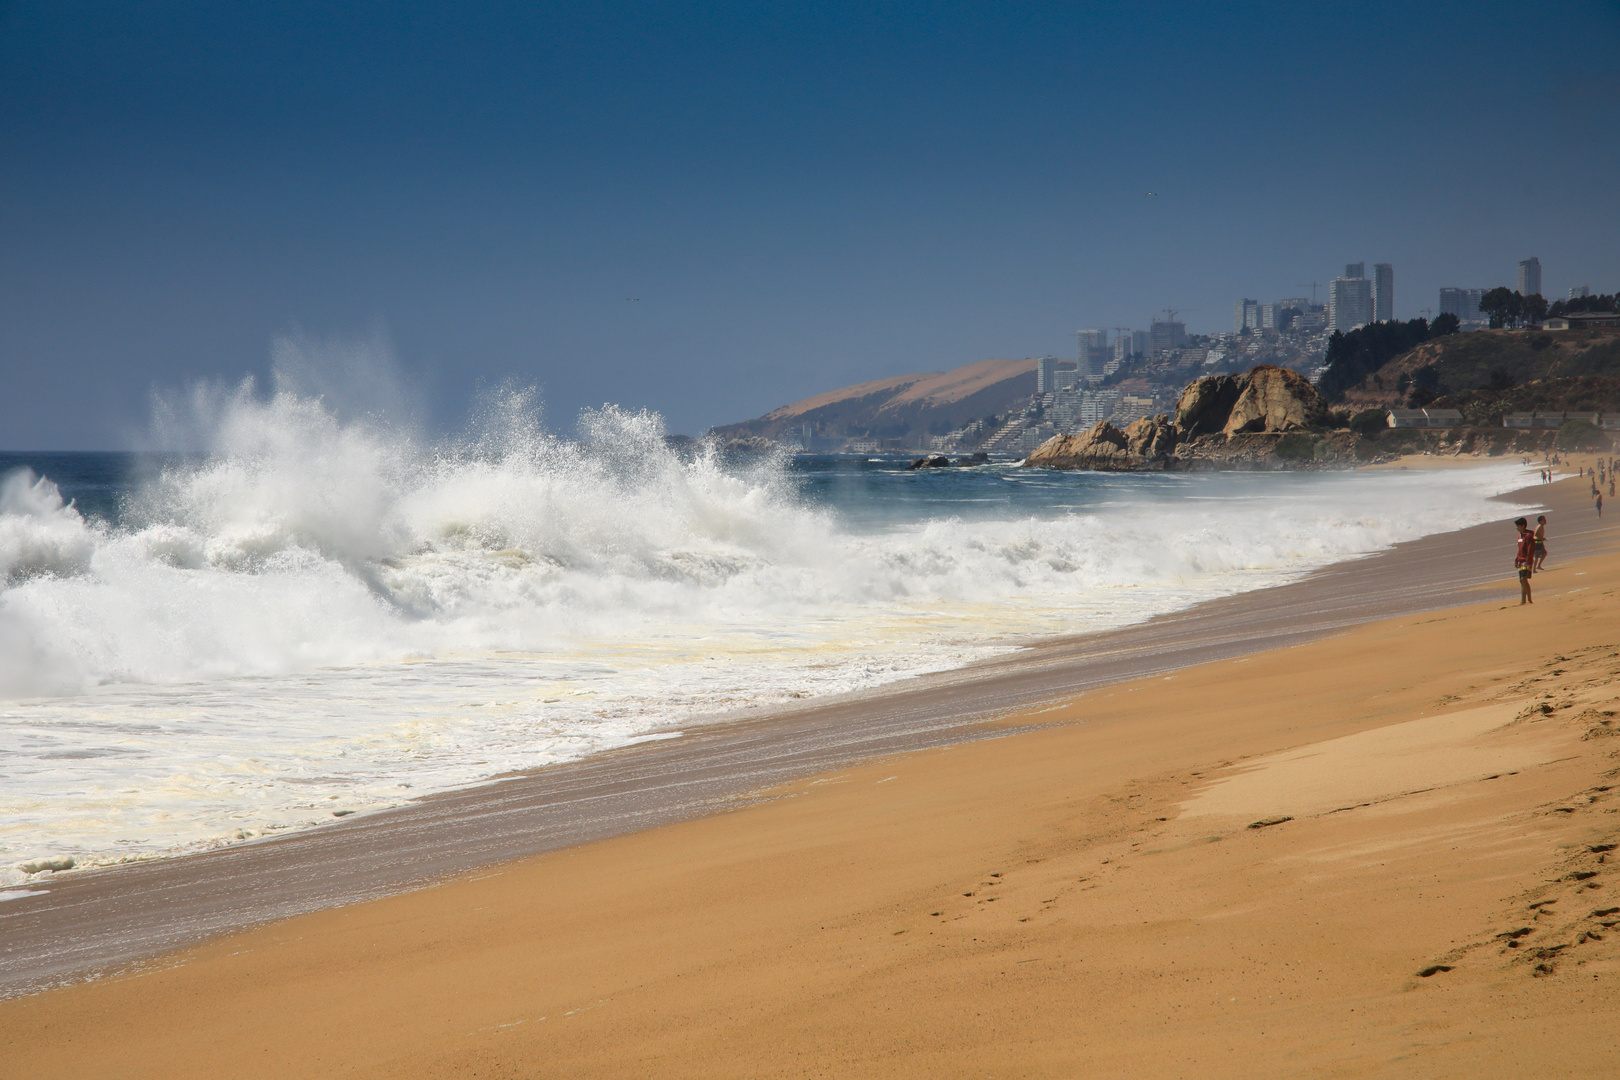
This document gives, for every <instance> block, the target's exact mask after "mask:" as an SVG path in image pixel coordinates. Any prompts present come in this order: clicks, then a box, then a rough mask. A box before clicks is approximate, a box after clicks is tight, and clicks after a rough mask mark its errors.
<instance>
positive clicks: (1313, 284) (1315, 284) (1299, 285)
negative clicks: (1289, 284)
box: [1294, 281, 1322, 307]
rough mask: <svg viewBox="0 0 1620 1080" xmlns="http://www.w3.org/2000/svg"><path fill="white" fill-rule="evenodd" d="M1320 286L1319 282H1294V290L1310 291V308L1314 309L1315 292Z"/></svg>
mask: <svg viewBox="0 0 1620 1080" xmlns="http://www.w3.org/2000/svg"><path fill="white" fill-rule="evenodd" d="M1321 284H1322V283H1321V282H1320V281H1296V282H1294V288H1296V289H1307V288H1308V289H1310V290H1311V307H1315V306H1316V290H1317V289H1318V288H1319V287H1320V286H1321Z"/></svg>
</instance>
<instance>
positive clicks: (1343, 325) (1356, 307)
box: [1327, 263, 1373, 333]
mask: <svg viewBox="0 0 1620 1080" xmlns="http://www.w3.org/2000/svg"><path fill="white" fill-rule="evenodd" d="M1360 265H1361V264H1360V263H1351V264H1350V265H1349V266H1347V267H1346V268H1345V269H1347V270H1348V269H1353V268H1355V267H1358V266H1360ZM1327 316H1328V317H1327V322H1328V328H1329V329H1330V330H1337V331H1339V332H1340V333H1348V332H1349V331H1351V330H1354V329H1355V328H1356V327H1358V326H1365V325H1367V324H1368V323H1370V322H1372V321H1373V283H1372V282H1370V281H1368V280H1367V279H1366V278H1364V277H1342V278H1334V279H1333V280H1332V281H1330V282H1328V304H1327Z"/></svg>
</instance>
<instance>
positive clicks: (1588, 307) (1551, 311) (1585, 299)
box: [1547, 294, 1620, 318]
mask: <svg viewBox="0 0 1620 1080" xmlns="http://www.w3.org/2000/svg"><path fill="white" fill-rule="evenodd" d="M1617 300H1620V294H1616V295H1613V296H1609V295H1604V296H1576V297H1573V298H1571V299H1569V300H1554V301H1553V302H1552V305H1551V306H1550V307H1548V308H1547V314H1548V315H1550V316H1552V317H1554V318H1556V317H1557V316H1559V315H1574V314H1576V313H1578V312H1582V311H1615V310H1620V305H1617V304H1616V301H1617Z"/></svg>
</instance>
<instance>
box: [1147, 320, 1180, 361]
mask: <svg viewBox="0 0 1620 1080" xmlns="http://www.w3.org/2000/svg"><path fill="white" fill-rule="evenodd" d="M1186 343H1187V324H1186V323H1184V322H1159V321H1158V320H1157V319H1155V320H1154V321H1153V324H1152V326H1150V327H1149V328H1148V352H1149V353H1151V354H1152V355H1154V356H1157V355H1158V354H1159V353H1167V352H1169V351H1170V350H1171V349H1179V348H1181V347H1182V346H1183V345H1185V344H1186Z"/></svg>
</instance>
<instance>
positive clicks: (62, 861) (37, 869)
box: [17, 855, 78, 874]
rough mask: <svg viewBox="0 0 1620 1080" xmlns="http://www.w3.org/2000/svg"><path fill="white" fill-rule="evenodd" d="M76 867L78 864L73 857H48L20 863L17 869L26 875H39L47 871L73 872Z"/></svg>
mask: <svg viewBox="0 0 1620 1080" xmlns="http://www.w3.org/2000/svg"><path fill="white" fill-rule="evenodd" d="M76 865H78V864H77V863H76V862H75V861H74V859H73V856H71V855H47V856H45V857H44V858H40V859H30V860H28V861H27V862H25V863H18V864H17V869H18V870H21V871H22V872H23V873H25V874H38V873H42V872H43V871H46V870H71V869H73V868H74V867H75V866H76Z"/></svg>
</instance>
